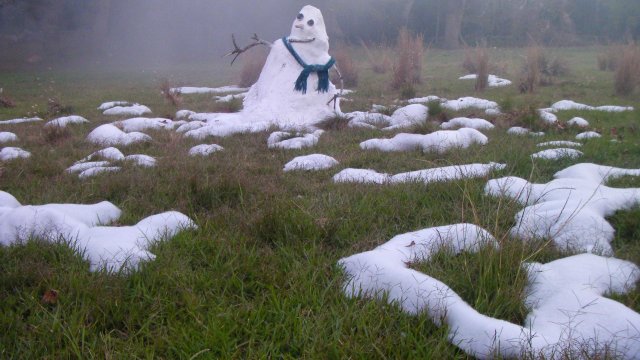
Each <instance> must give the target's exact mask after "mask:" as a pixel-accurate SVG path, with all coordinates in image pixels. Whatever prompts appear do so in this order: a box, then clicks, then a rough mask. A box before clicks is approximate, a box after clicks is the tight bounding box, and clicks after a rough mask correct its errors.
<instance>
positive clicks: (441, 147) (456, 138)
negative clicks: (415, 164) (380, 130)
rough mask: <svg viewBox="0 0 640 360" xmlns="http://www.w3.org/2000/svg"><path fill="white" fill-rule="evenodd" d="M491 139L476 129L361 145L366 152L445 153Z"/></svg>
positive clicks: (408, 135)
mask: <svg viewBox="0 0 640 360" xmlns="http://www.w3.org/2000/svg"><path fill="white" fill-rule="evenodd" d="M488 141H489V139H488V138H487V137H486V136H485V135H483V134H482V133H481V132H479V131H478V130H475V129H469V128H462V129H459V130H441V131H436V132H433V133H431V134H426V135H422V134H405V133H400V134H397V135H396V136H394V137H393V138H391V139H370V140H367V141H364V142H361V143H360V148H362V149H364V150H380V151H412V150H416V149H420V150H422V151H424V152H437V153H443V152H446V151H448V150H449V149H452V148H463V149H464V148H468V147H469V146H471V145H473V144H480V145H485V144H487V142H488Z"/></svg>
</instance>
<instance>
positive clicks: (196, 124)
mask: <svg viewBox="0 0 640 360" xmlns="http://www.w3.org/2000/svg"><path fill="white" fill-rule="evenodd" d="M205 125H206V123H204V122H202V121H190V122H188V123H186V124H182V125H180V126H178V128H177V129H176V132H179V133H186V132H188V131H191V130H196V129H199V128H201V127H203V126H205Z"/></svg>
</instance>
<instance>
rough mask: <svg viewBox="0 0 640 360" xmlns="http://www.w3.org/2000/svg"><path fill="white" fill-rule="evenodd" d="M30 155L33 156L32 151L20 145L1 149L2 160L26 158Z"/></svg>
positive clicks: (0, 157) (0, 159)
mask: <svg viewBox="0 0 640 360" xmlns="http://www.w3.org/2000/svg"><path fill="white" fill-rule="evenodd" d="M28 157H31V153H30V152H28V151H26V150H22V149H21V148H18V147H6V148H2V149H0V161H10V160H14V159H26V158H28Z"/></svg>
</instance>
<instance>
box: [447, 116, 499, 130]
mask: <svg viewBox="0 0 640 360" xmlns="http://www.w3.org/2000/svg"><path fill="white" fill-rule="evenodd" d="M440 128H442V129H445V130H448V129H454V128H471V129H476V130H491V129H493V128H495V126H494V125H493V124H492V123H490V122H488V121H487V120H484V119H479V118H467V117H457V118H453V119H451V120H449V121H447V122H443V123H442V124H441V125H440Z"/></svg>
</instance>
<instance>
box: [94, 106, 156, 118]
mask: <svg viewBox="0 0 640 360" xmlns="http://www.w3.org/2000/svg"><path fill="white" fill-rule="evenodd" d="M150 113H151V109H149V108H148V107H146V106H144V105H140V104H133V105H129V106H114V107H112V108H109V109H107V110H105V111H103V112H102V114H104V115H109V116H142V115H144V114H150Z"/></svg>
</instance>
